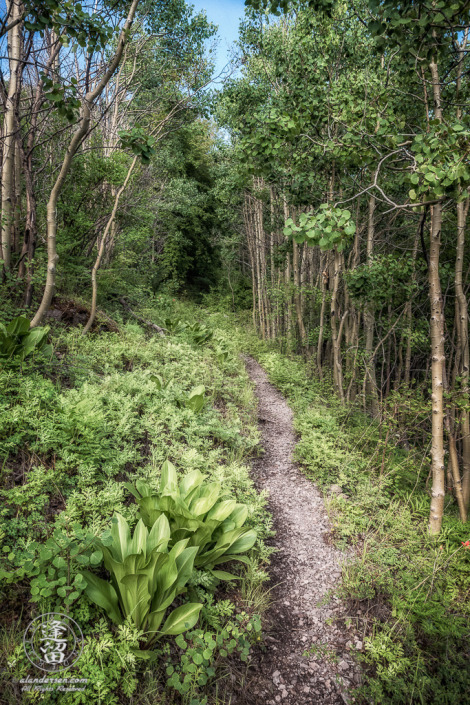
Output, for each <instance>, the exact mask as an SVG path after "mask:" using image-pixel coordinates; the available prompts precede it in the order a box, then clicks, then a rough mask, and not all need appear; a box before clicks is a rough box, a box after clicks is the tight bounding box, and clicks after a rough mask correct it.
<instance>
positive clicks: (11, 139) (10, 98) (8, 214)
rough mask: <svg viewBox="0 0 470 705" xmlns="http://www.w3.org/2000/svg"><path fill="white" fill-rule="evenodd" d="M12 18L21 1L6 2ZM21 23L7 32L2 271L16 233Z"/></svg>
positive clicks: (7, 266)
mask: <svg viewBox="0 0 470 705" xmlns="http://www.w3.org/2000/svg"><path fill="white" fill-rule="evenodd" d="M7 9H8V10H9V12H10V15H9V16H10V19H11V21H12V22H15V21H16V20H17V19H18V18H19V17H21V16H22V14H23V3H22V2H19V1H18V0H9V1H7ZM22 27H23V24H22V22H18V24H15V26H14V27H13V28H12V29H10V31H9V32H8V59H9V69H10V77H9V81H8V93H7V96H6V104H5V114H4V119H3V155H2V202H1V205H2V214H1V245H2V249H1V253H0V256H1V258H2V259H3V271H4V272H9V271H10V269H11V249H12V241H13V231H14V212H13V204H14V197H15V193H14V191H15V152H16V143H17V137H16V129H17V119H16V117H17V116H16V109H17V98H18V92H19V90H20V83H21V53H22V36H23V35H22Z"/></svg>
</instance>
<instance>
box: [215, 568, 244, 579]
mask: <svg viewBox="0 0 470 705" xmlns="http://www.w3.org/2000/svg"><path fill="white" fill-rule="evenodd" d="M210 572H211V573H212V575H213V576H214V578H218V580H241V578H240V576H238V575H233V574H232V573H227V572H226V571H225V570H211V571H210Z"/></svg>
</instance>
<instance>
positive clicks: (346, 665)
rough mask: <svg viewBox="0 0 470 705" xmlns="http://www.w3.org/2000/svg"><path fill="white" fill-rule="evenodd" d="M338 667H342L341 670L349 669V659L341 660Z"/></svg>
mask: <svg viewBox="0 0 470 705" xmlns="http://www.w3.org/2000/svg"><path fill="white" fill-rule="evenodd" d="M338 667H339V668H340V670H341V671H347V670H348V669H349V664H348V662H347V661H345V660H344V659H343V660H342V661H340V662H339V664H338Z"/></svg>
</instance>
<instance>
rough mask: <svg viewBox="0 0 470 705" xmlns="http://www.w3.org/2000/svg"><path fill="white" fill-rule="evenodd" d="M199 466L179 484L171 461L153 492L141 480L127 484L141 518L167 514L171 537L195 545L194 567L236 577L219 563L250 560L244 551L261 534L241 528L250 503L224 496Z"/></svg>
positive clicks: (148, 520)
mask: <svg viewBox="0 0 470 705" xmlns="http://www.w3.org/2000/svg"><path fill="white" fill-rule="evenodd" d="M204 480H205V477H204V475H202V474H201V473H200V472H199V470H194V471H193V472H190V473H188V474H187V475H186V476H185V477H183V479H182V480H181V481H180V482H179V483H178V482H177V476H176V469H175V467H174V466H173V465H172V463H170V462H169V461H166V462H165V463H164V464H163V466H162V474H161V481H160V487H159V489H158V491H155V490H153V489H152V488H151V487H150V486H149V485H148V484H147V483H146V482H143V481H142V480H138V481H137V482H136V484H135V486H134V485H131V484H126V487H127V488H128V490H129V491H130V492H132V494H133V495H134V496H135V498H136V499H137V503H138V505H139V508H140V516H141V517H142V519H143V521H144V523H145V524H146V526H148V527H151V526H154V525H155V522H157V521H159V520H160V519H161V517H162V515H164V516H165V517H166V518H167V520H168V522H169V526H170V528H171V541H176V542H178V541H181V540H187V541H188V546H190V547H194V548H196V549H197V553H196V557H195V560H194V565H195V566H196V567H198V568H206V569H208V570H210V571H211V572H212V574H213V575H214V576H215V577H217V578H219V579H221V580H224V579H225V580H231V579H234V577H235V576H233V575H231V574H229V573H225V572H224V571H221V570H214V568H215V566H217V565H219V564H221V563H227V562H228V561H231V560H238V561H242V562H246V560H247V559H246V557H244V556H242V555H240V554H242V553H246V552H247V551H249V550H250V548H252V547H253V545H254V543H255V541H256V538H257V535H256V532H255V531H254V530H253V529H246V528H243V525H244V523H245V521H246V519H247V517H248V507H247V506H246V505H245V504H238V503H237V502H236V500H234V499H221V498H220V494H221V487H220V485H219V484H218V483H217V482H207V483H206V482H204Z"/></svg>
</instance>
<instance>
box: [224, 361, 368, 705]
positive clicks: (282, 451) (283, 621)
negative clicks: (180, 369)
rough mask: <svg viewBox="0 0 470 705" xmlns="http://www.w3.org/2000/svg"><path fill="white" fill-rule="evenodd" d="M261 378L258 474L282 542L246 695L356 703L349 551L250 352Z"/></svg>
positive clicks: (252, 370) (303, 704) (250, 367)
mask: <svg viewBox="0 0 470 705" xmlns="http://www.w3.org/2000/svg"><path fill="white" fill-rule="evenodd" d="M246 366H247V371H248V373H249V375H250V377H251V379H252V380H253V382H254V383H255V388H256V395H257V397H258V402H259V406H258V414H259V424H260V430H261V434H262V441H261V444H262V448H263V450H264V453H263V455H262V457H261V458H259V459H257V460H255V462H254V464H253V476H254V477H253V479H254V481H255V483H256V485H257V487H258V489H260V490H266V491H267V492H268V495H269V507H270V511H271V512H272V515H273V519H274V528H275V529H276V536H275V538H274V539H273V543H272V545H273V546H274V548H275V549H276V552H275V554H274V555H273V557H272V563H271V566H270V577H271V580H270V587H271V600H272V604H271V607H270V608H269V610H268V612H267V614H265V617H264V620H265V621H264V633H265V646H264V647H260V648H258V649H256V650H255V651H254V652H253V655H252V660H251V663H250V669H249V673H248V677H247V681H246V682H245V687H244V694H243V695H242V696H241V697H240V700H239V701H238V700H237V701H236V702H244V703H249V705H275V703H279V702H283V703H286V705H317V703H318V704H320V703H321V704H322V705H337V704H342V703H349V702H352V700H351V698H350V696H348V695H347V693H348V690H349V688H351V687H354V686H357V685H358V684H359V669H358V667H357V665H355V663H354V661H353V659H352V657H351V654H350V653H349V649H352V648H354V647H359V648H361V646H362V645H361V644H360V643H359V641H358V638H355V636H354V634H353V631H352V628H351V627H348V626H347V623H346V621H345V617H346V614H345V612H346V605H345V604H344V603H343V602H342V601H341V600H340V599H339V598H338V597H337V596H335V595H334V591H335V588H337V587H338V584H339V582H340V578H341V570H342V563H343V562H344V561H345V560H346V554H345V553H342V552H341V551H339V550H338V549H336V548H335V547H334V546H333V543H332V541H331V527H330V523H329V519H328V515H327V513H326V510H325V505H324V500H323V498H322V496H321V494H320V492H319V490H318V489H317V488H316V486H315V485H314V484H313V483H312V482H311V481H310V480H308V479H307V478H306V477H305V476H304V475H303V474H302V473H301V471H300V470H299V468H298V467H297V466H296V464H295V463H294V462H293V460H292V452H293V449H294V446H295V442H296V436H295V433H294V430H293V427H292V418H293V414H292V411H291V409H290V408H289V406H288V404H287V402H286V401H285V399H284V397H283V396H282V395H281V394H280V393H279V392H278V391H277V390H276V389H275V388H274V387H273V385H272V384H270V383H269V381H268V378H267V375H266V373H265V372H264V370H263V369H262V367H261V366H260V365H259V364H258V363H257V362H256V361H255V360H254V359H253V358H251V357H247V358H246Z"/></svg>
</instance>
